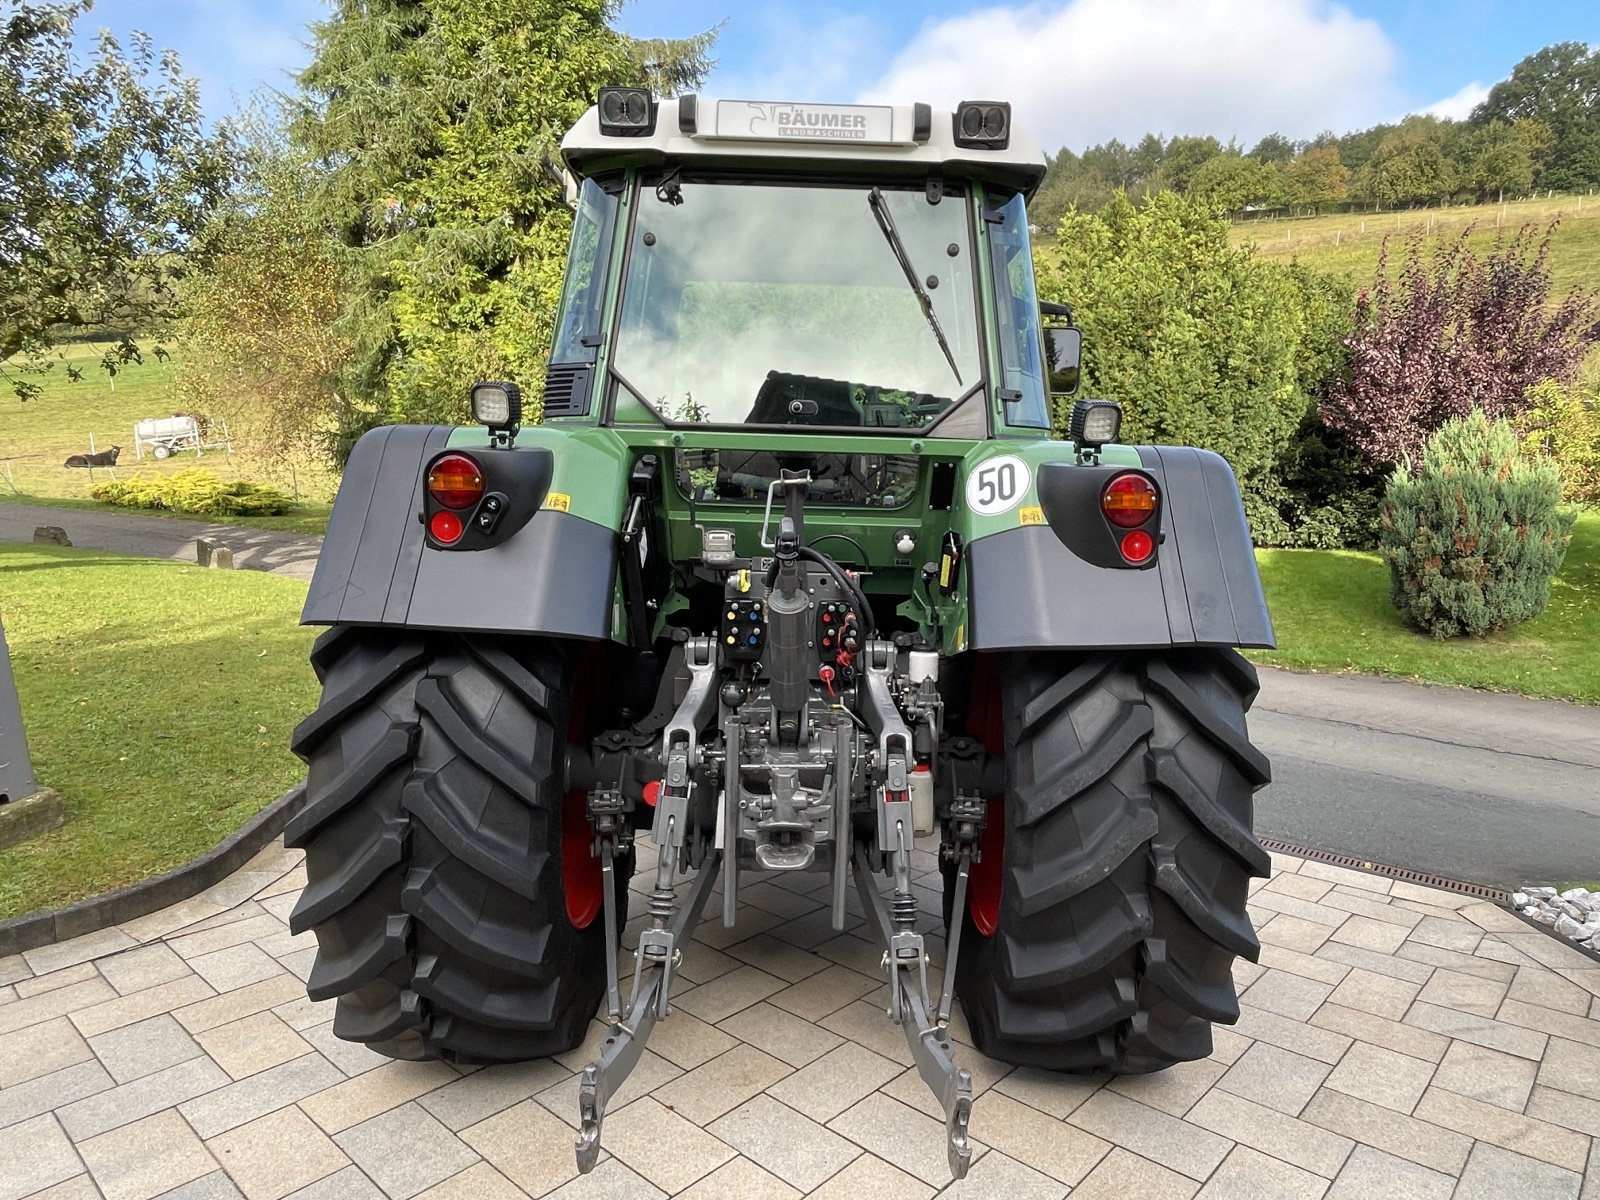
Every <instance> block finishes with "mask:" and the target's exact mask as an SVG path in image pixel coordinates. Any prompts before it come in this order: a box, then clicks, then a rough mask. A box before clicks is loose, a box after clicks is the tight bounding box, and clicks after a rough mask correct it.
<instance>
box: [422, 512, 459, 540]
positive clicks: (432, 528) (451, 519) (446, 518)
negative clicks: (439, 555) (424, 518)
mask: <svg viewBox="0 0 1600 1200" xmlns="http://www.w3.org/2000/svg"><path fill="white" fill-rule="evenodd" d="M462 529H463V527H462V524H461V518H460V517H458V516H456V515H455V513H453V512H447V511H445V510H442V509H441V510H440V511H439V512H436V513H434V514H433V519H432V520H431V521H429V522H428V532H429V533H431V534H433V540H434V541H436V542H443V543H444V544H445V545H446V546H449V545H453V544H454V543H456V542H459V541H460V540H461V534H462Z"/></svg>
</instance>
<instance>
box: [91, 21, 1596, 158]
mask: <svg viewBox="0 0 1600 1200" xmlns="http://www.w3.org/2000/svg"><path fill="white" fill-rule="evenodd" d="M326 11H327V9H326V6H325V4H324V3H322V0H96V3H95V6H94V9H93V11H92V12H91V13H90V14H89V16H88V18H86V19H85V21H84V22H83V26H94V27H97V26H107V27H109V28H111V29H112V31H113V32H114V33H117V34H119V35H122V34H126V33H127V32H128V31H129V30H132V29H141V30H144V31H145V32H148V33H150V34H151V35H152V36H153V37H154V38H155V40H156V42H157V44H158V45H160V46H163V47H171V48H173V49H175V50H177V51H178V52H179V54H180V55H181V56H182V59H183V63H184V67H185V69H186V70H187V71H188V73H189V74H191V75H193V76H195V77H196V78H198V79H199V80H200V84H201V88H202V93H203V96H204V99H205V103H206V109H207V112H208V114H209V115H212V116H220V115H222V114H223V113H225V112H227V111H229V110H231V109H232V108H234V107H236V106H237V105H238V104H239V103H241V102H242V100H243V99H244V98H246V97H248V95H249V94H250V93H251V92H252V91H254V90H256V89H258V88H260V87H264V86H265V87H276V88H282V89H288V88H290V87H292V83H291V74H292V72H293V71H294V70H295V69H297V68H299V67H301V66H304V65H305V63H306V62H307V61H308V59H309V56H310V52H309V49H308V43H309V40H310V35H309V33H308V32H307V29H306V27H307V25H308V23H310V22H312V21H315V20H317V19H319V18H320V17H321V16H322V15H323V14H324V13H325V12H326ZM719 23H720V24H721V35H720V37H719V38H718V43H717V48H716V51H715V55H716V58H717V65H716V67H715V69H714V71H713V73H712V75H711V78H710V79H709V80H707V82H706V85H705V87H704V88H703V89H702V90H703V92H704V94H706V95H708V96H721V97H727V98H730V99H772V100H831V101H880V102H881V101H893V102H896V103H909V102H912V101H919V100H920V101H927V102H929V103H932V104H934V105H935V106H944V107H953V106H954V104H955V103H956V102H957V101H959V100H962V99H1000V100H1010V101H1012V103H1013V105H1014V108H1015V110H1016V119H1017V123H1018V124H1019V125H1020V126H1022V127H1024V128H1026V129H1027V130H1029V132H1030V133H1031V134H1032V136H1033V138H1034V140H1035V141H1037V142H1039V143H1040V144H1041V145H1042V146H1044V147H1045V148H1046V149H1047V150H1050V151H1052V152H1053V151H1054V150H1055V149H1057V148H1058V147H1061V146H1068V147H1070V148H1072V149H1074V150H1082V149H1083V148H1084V147H1085V146H1089V145H1093V144H1095V143H1098V142H1101V141H1104V140H1106V139H1108V138H1112V137H1120V138H1122V139H1123V140H1124V141H1133V140H1136V139H1138V138H1139V137H1141V136H1142V135H1143V134H1145V133H1147V132H1152V131H1154V132H1157V133H1161V134H1163V135H1165V136H1168V137H1170V136H1174V135H1178V134H1212V135H1214V136H1216V137H1218V138H1220V139H1222V140H1223V141H1227V140H1229V139H1230V138H1231V139H1236V140H1237V141H1238V142H1239V143H1240V144H1242V145H1245V146H1249V145H1252V144H1254V142H1255V141H1256V140H1257V139H1258V138H1260V137H1261V136H1262V135H1263V134H1266V133H1270V132H1281V133H1284V134H1287V135H1289V136H1290V137H1292V138H1309V137H1312V136H1314V135H1316V134H1317V133H1320V132H1322V131H1323V130H1326V129H1331V130H1333V131H1334V132H1336V133H1342V132H1346V131H1348V130H1351V129H1360V128H1364V127H1366V126H1369V125H1372V124H1374V123H1376V122H1379V121H1387V120H1394V119H1396V118H1398V117H1400V116H1403V115H1404V114H1406V113H1410V112H1419V111H1429V112H1435V113H1438V114H1440V115H1442V116H1451V117H1465V116H1466V115H1467V114H1468V113H1469V112H1470V111H1471V109H1472V106H1473V105H1474V104H1475V103H1476V102H1477V101H1479V100H1481V99H1482V98H1483V97H1484V96H1485V95H1486V94H1487V92H1488V89H1489V87H1490V86H1492V85H1493V84H1494V83H1495V82H1497V81H1498V80H1500V79H1503V78H1505V77H1506V76H1507V75H1508V74H1509V73H1510V71H1511V68H1512V66H1513V65H1514V64H1515V63H1516V62H1517V61H1518V60H1519V59H1521V58H1523V57H1525V56H1526V55H1528V54H1530V53H1532V52H1533V51H1535V50H1537V49H1539V48H1540V47H1541V46H1545V45H1549V44H1550V43H1552V42H1558V41H1582V42H1587V43H1589V44H1591V45H1593V44H1597V43H1600V8H1597V6H1596V4H1595V0H1521V2H1517V0H1345V2H1344V3H1331V2H1328V0H1034V2H1031V3H1028V2H1018V3H1004V2H995V0H990V2H989V3H972V2H971V0H867V2H866V3H861V2H860V0H858V2H857V3H855V4H842V3H836V2H835V0H805V2H804V3H797V2H794V0H790V2H789V3H781V2H778V0H626V3H624V5H623V7H622V9H621V12H620V16H619V24H620V26H621V28H623V29H624V30H626V31H627V32H629V33H632V34H635V35H638V36H641V37H675V36H682V35H686V34H690V33H695V32H699V31H701V30H704V29H708V28H711V27H713V26H716V25H718V24H719Z"/></svg>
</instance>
